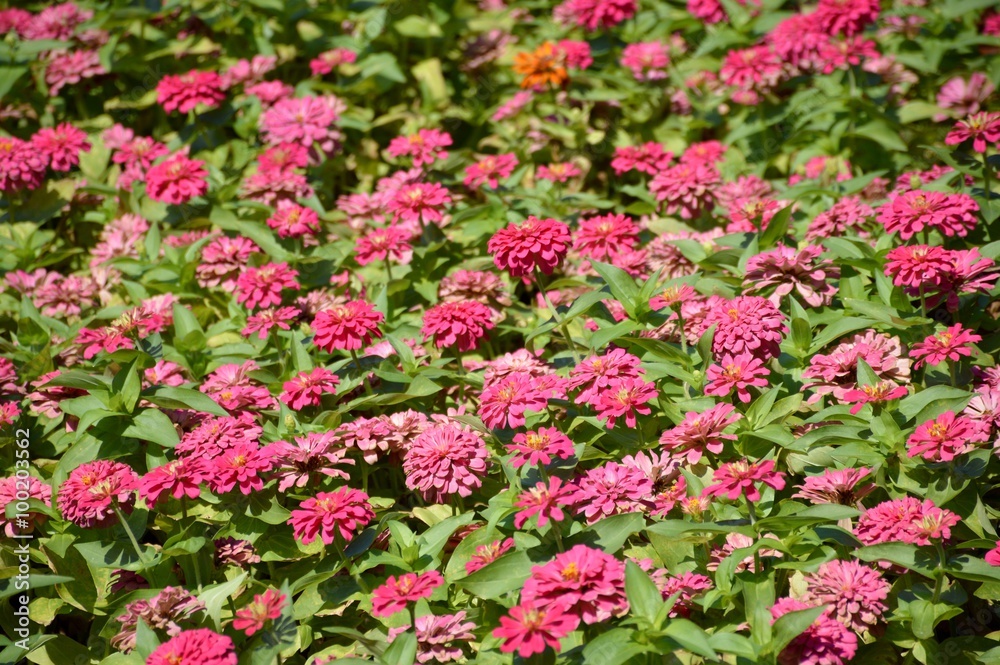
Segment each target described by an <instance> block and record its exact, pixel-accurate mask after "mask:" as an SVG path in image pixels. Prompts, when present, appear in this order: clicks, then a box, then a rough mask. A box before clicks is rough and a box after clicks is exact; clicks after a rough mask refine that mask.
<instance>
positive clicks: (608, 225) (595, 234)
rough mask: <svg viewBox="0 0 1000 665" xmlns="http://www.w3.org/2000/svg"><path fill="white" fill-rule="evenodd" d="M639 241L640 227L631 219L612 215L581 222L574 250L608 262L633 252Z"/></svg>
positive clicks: (590, 218) (574, 241)
mask: <svg viewBox="0 0 1000 665" xmlns="http://www.w3.org/2000/svg"><path fill="white" fill-rule="evenodd" d="M638 241H639V227H638V226H636V224H635V222H633V221H632V220H631V219H630V218H629V217H627V216H625V215H621V214H616V213H610V214H607V215H600V216H597V217H589V218H584V219H581V220H580V228H579V229H578V230H577V232H576V238H575V239H574V240H573V249H576V250H578V251H579V252H580V253H581V254H583V255H584V256H586V257H588V258H592V259H596V260H598V261H607V260H609V259H611V258H613V257H614V256H615V255H616V254H618V253H620V252H627V251H629V250H631V249H632V248H633V247H634V246H635V245H636V243H638Z"/></svg>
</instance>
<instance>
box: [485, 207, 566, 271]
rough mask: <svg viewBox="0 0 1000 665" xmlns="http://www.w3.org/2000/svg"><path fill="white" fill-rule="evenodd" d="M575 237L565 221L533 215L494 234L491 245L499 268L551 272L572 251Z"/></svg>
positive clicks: (494, 260) (491, 251) (490, 248)
mask: <svg viewBox="0 0 1000 665" xmlns="http://www.w3.org/2000/svg"><path fill="white" fill-rule="evenodd" d="M571 240H572V238H571V236H570V232H569V227H568V226H566V225H565V224H563V223H562V222H559V221H556V220H554V219H539V218H537V217H535V216H533V215H532V216H531V217H528V219H527V220H525V221H524V223H523V224H510V225H509V226H507V227H505V228H503V229H500V230H499V231H497V232H496V233H495V234H493V237H492V238H490V241H489V244H488V245H487V249H488V250H489V252H490V254H492V255H493V262H494V263H495V264H496V266H497V268H499V269H501V270H507V271H508V272H510V274H511V276H512V277H524V276H526V275H529V274H531V273H532V271H534V270H535V269H536V268H537V269H538V270H540V271H541V272H543V273H545V274H546V275H551V274H552V272H553V271H554V270H555V269H556V268H557V267H558V266H559V264H560V263H562V260H563V258H564V257H565V256H566V253H567V252H568V251H569V245H570V242H571Z"/></svg>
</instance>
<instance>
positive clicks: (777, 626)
mask: <svg viewBox="0 0 1000 665" xmlns="http://www.w3.org/2000/svg"><path fill="white" fill-rule="evenodd" d="M825 611H826V606H825V605H820V606H819V607H810V608H807V609H804V610H796V611H794V612H789V613H788V614H784V615H782V616H780V617H779V618H778V620H777V621H775V622H774V626H773V627H772V631H773V634H774V638H773V639H772V640H771V644H770V645H769V648H768V651H770V652H771V653H774V654H779V653H781V651H782V650H783V649H784V648H785V647H787V646H788V645H789V644H791V643H792V640H794V639H795V638H796V637H798V636H799V635H801V634H802V633H803V632H805V630H806V628H808V627H809V626H811V625H812V624H813V622H814V621H815V620H816V619H818V618H819V615H820V614H822V613H823V612H825Z"/></svg>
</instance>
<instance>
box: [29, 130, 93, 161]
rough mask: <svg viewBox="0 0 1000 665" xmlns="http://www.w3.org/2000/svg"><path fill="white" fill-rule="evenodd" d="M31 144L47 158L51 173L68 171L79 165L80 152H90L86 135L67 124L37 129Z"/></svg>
mask: <svg viewBox="0 0 1000 665" xmlns="http://www.w3.org/2000/svg"><path fill="white" fill-rule="evenodd" d="M31 144H32V145H33V146H35V147H36V148H38V149H39V150H40V151H41V152H42V154H43V155H46V156H47V157H48V159H49V164H50V165H51V166H52V170H53V171H69V170H70V169H71V168H73V167H74V166H76V165H77V164H79V163H80V153H81V152H90V143H89V142H88V141H87V133H86V132H84V131H83V130H81V129H77V128H76V127H74V126H73V125H71V124H70V123H68V122H64V123H62V124H61V125H59V126H57V127H43V128H42V129H39V130H38V132H37V133H36V134H35V135H34V136H32V137H31Z"/></svg>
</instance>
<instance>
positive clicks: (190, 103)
mask: <svg viewBox="0 0 1000 665" xmlns="http://www.w3.org/2000/svg"><path fill="white" fill-rule="evenodd" d="M225 98H226V94H225V93H224V92H223V91H222V78H221V77H220V76H219V74H218V72H212V71H204V72H202V71H197V70H192V71H190V72H188V73H186V74H178V75H173V74H168V75H167V76H164V77H163V78H162V79H160V82H159V83H158V84H157V85H156V103H157V104H159V105H160V106H162V107H163V110H164V111H166V112H167V113H171V112H172V111H179V112H181V113H187V112H188V111H193V110H194V109H196V108H197V107H198V106H204V107H206V108H215V107H216V106H218V105H219V103H220V102H222V100H224V99H225Z"/></svg>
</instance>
